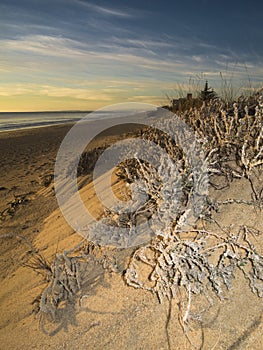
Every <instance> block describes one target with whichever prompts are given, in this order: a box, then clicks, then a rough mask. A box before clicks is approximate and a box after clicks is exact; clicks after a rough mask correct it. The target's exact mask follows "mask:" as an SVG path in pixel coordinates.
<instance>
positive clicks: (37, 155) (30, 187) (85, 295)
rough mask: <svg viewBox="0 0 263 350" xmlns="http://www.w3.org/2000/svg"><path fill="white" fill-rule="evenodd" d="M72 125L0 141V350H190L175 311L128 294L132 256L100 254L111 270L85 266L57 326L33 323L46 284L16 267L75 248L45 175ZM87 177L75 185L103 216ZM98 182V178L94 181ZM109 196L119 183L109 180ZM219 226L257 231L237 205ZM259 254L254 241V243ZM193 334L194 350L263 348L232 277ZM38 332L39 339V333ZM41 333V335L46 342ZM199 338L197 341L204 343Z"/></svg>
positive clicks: (250, 300) (253, 215)
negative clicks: (197, 348) (85, 274)
mask: <svg viewBox="0 0 263 350" xmlns="http://www.w3.org/2000/svg"><path fill="white" fill-rule="evenodd" d="M70 127H71V125H59V126H53V127H45V128H36V129H28V130H20V131H12V132H4V133H1V134H0V173H1V183H0V234H1V244H0V252H1V254H0V256H1V258H0V259H1V261H0V277H1V290H0V303H1V305H0V308H1V312H0V349H5V350H8V349H10V350H11V349H17V350H18V349H20V350H27V349H70V350H75V349H76V350H77V349H112V350H113V349H124V348H126V349H134V350H135V349H146V350H148V349H179V350H181V349H190V348H191V347H190V345H189V343H188V342H187V341H186V338H185V335H184V334H183V331H182V328H181V327H180V324H179V321H178V308H177V305H176V302H175V301H173V302H172V303H171V304H170V303H169V302H168V301H167V302H166V301H165V302H164V303H163V304H160V303H159V301H158V299H157V298H156V296H154V295H152V294H151V293H149V292H146V291H143V290H137V289H134V288H132V287H128V286H127V285H126V284H125V282H124V280H123V272H124V270H125V268H126V265H127V261H128V260H129V256H130V254H131V250H119V251H117V252H116V251H112V252H111V251H110V250H108V248H101V252H100V254H101V255H103V254H105V252H108V254H109V256H112V257H113V258H114V259H115V260H116V270H115V271H104V270H103V268H101V266H98V265H96V264H94V265H91V267H90V271H89V275H90V281H89V283H88V285H87V289H86V290H83V291H82V294H81V296H79V297H80V298H79V300H78V302H77V303H72V305H71V309H67V310H65V311H63V310H62V311H61V313H62V314H63V317H62V318H61V320H60V322H58V323H54V324H47V325H44V327H43V324H42V326H41V320H40V319H39V318H38V317H37V314H36V311H37V310H36V304H37V302H36V301H37V300H39V296H40V295H41V293H42V291H43V290H44V288H45V287H46V285H47V282H46V280H45V279H44V278H43V276H42V275H41V274H40V273H38V274H37V273H36V272H35V271H33V269H31V268H29V267H26V266H24V265H25V264H26V263H27V262H28V259H29V258H30V256H31V255H30V254H31V253H32V251H31V248H30V244H32V245H33V246H34V247H35V249H37V250H38V252H40V253H41V254H42V255H43V256H45V258H46V259H47V261H49V262H52V260H53V259H54V257H55V255H56V253H61V252H63V250H64V249H70V248H72V247H74V245H76V244H77V243H78V242H80V241H81V239H82V237H81V236H80V235H78V234H75V233H74V231H73V230H72V228H71V227H69V226H68V224H67V223H66V221H65V219H64V218H63V216H62V214H61V212H60V210H59V208H58V205H57V202H56V198H55V195H54V190H53V181H52V178H53V171H54V164H55V159H56V154H57V151H58V148H59V146H60V144H61V142H62V140H63V138H64V136H65V135H66V133H67V132H68V131H69V129H70ZM135 130H136V127H135V126H134V129H133V130H132V128H131V127H130V126H129V127H128V128H127V127H126V129H123V128H121V129H120V128H119V129H114V130H109V131H108V132H106V133H104V134H102V135H100V136H99V137H97V138H96V139H95V140H94V141H93V142H92V144H91V145H90V150H92V149H95V148H96V147H100V146H101V147H103V146H105V145H109V144H111V143H113V142H115V141H116V140H118V139H120V137H122V136H121V135H123V134H127V133H128V132H130V133H132V132H135ZM90 176H91V175H90V174H86V176H85V177H83V183H82V189H81V190H80V191H81V195H82V198H83V199H84V201H85V202H86V205H87V206H89V207H91V208H93V209H94V211H96V210H98V211H101V210H102V208H100V207H99V203H98V201H97V199H96V196H95V193H94V188H93V186H92V183H91V182H90V179H91V177H90ZM100 181H103V178H102V179H100ZM113 189H115V190H116V191H117V189H118V183H117V181H114V185H113ZM214 196H215V197H217V198H220V200H225V199H227V198H232V197H235V196H238V198H240V196H241V198H242V199H244V200H245V199H247V198H249V196H250V193H249V191H247V190H246V187H244V184H243V183H242V181H233V183H232V184H231V187H230V188H227V189H225V190H222V191H220V193H219V192H216V193H215V194H214ZM217 219H218V220H220V222H221V223H222V225H229V223H233V224H235V223H240V220H243V221H242V222H243V223H244V224H247V225H251V226H252V225H253V226H254V227H259V228H260V227H262V225H263V222H262V213H261V212H259V211H255V210H254V209H253V207H247V206H245V205H233V206H231V209H230V207H229V206H228V205H225V206H223V207H222V208H220V210H219V212H218V213H217ZM257 244H258V246H260V245H261V247H262V237H261V236H260V237H257ZM199 326H200V327H196V328H194V329H191V330H190V334H189V336H190V337H191V339H192V341H193V343H195V342H196V343H199V339H200V338H202V337H203V347H202V349H207V350H208V349H222V350H223V349H229V350H230V349H231V350H233V349H244V350H245V349H251V350H252V349H253V350H261V349H262V348H263V339H262V330H263V328H262V300H260V299H259V298H257V297H256V296H255V295H254V294H253V293H251V291H250V289H249V287H248V283H247V282H246V281H245V280H244V278H243V277H242V276H241V274H237V277H236V279H235V281H234V284H233V287H232V289H231V290H230V291H229V292H228V294H227V299H226V300H224V301H223V302H221V301H220V300H219V299H218V300H215V301H214V305H213V306H212V307H211V308H210V310H208V312H207V316H206V318H205V319H204V320H203V321H202V323H200V325H199ZM43 328H44V330H45V331H46V333H45V332H44V331H43ZM47 333H48V334H47ZM202 334H203V335H202Z"/></svg>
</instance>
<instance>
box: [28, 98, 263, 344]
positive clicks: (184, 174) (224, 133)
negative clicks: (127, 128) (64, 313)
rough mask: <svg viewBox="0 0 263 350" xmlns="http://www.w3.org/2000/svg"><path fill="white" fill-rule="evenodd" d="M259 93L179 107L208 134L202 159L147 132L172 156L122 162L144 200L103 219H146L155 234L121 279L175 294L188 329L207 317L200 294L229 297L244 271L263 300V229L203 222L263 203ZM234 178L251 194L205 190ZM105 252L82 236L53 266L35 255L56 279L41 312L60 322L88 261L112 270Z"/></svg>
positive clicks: (162, 294) (134, 222) (200, 135)
mask: <svg viewBox="0 0 263 350" xmlns="http://www.w3.org/2000/svg"><path fill="white" fill-rule="evenodd" d="M262 94H263V91H259V92H257V93H255V94H254V95H253V96H251V97H240V98H239V99H238V100H237V101H236V102H234V103H232V104H229V103H228V104H227V103H224V102H223V101H222V100H220V99H219V98H218V99H215V100H212V101H210V102H207V103H206V104H203V105H202V107H200V108H197V109H191V110H188V111H185V112H183V113H181V115H180V118H181V120H182V121H183V122H184V123H186V124H187V125H188V126H189V127H190V128H191V130H193V131H194V133H195V137H196V139H198V140H201V141H200V142H199V145H198V147H200V149H202V152H203V160H204V161H203V162H202V163H200V162H198V161H196V162H195V161H194V162H191V161H189V159H188V157H187V154H185V152H184V145H183V147H180V145H182V143H181V142H182V141H181V140H177V141H180V142H179V144H178V142H176V140H174V139H172V138H171V137H169V136H167V135H165V134H164V133H162V132H160V131H158V130H150V129H149V130H146V131H145V132H144V133H143V135H142V137H143V138H144V139H145V140H150V141H154V142H155V143H157V144H158V145H159V146H161V147H162V149H163V150H164V151H165V153H166V154H167V155H169V157H170V158H169V159H172V160H173V162H171V161H170V160H169V159H168V158H166V157H165V156H163V157H161V158H160V159H159V160H158V161H159V163H158V166H157V167H154V166H152V164H150V163H148V162H146V161H143V160H141V159H140V157H139V156H133V157H132V159H130V160H127V161H126V162H123V163H122V164H120V166H119V168H118V176H119V177H120V178H121V179H124V180H125V181H126V182H127V183H128V184H129V186H130V188H131V191H132V192H133V193H134V195H135V196H137V197H138V198H137V199H138V200H137V202H136V203H137V205H135V206H134V207H133V208H132V210H131V211H130V212H129V213H128V214H127V211H126V212H125V211H123V210H122V209H121V208H113V209H112V211H107V213H105V218H104V219H103V220H104V221H103V222H104V223H107V224H110V225H113V226H114V227H125V228H129V230H130V232H131V233H132V232H133V233H134V232H136V227H137V226H138V224H141V223H144V224H147V225H148V226H147V227H146V226H145V225H144V227H146V228H145V230H148V231H147V232H150V234H151V235H152V237H153V238H152V240H151V241H150V242H149V243H148V244H146V245H143V246H138V247H136V248H135V249H133V253H132V255H131V257H130V261H129V263H128V266H127V267H126V272H125V274H124V279H125V281H126V282H127V284H128V285H130V286H132V287H135V288H142V289H145V290H147V291H150V292H153V293H156V295H157V296H158V298H159V300H160V302H162V301H163V299H164V298H168V299H169V300H170V299H172V298H175V299H176V300H177V301H178V306H179V310H180V312H179V315H180V316H179V318H180V322H181V325H182V327H183V329H184V331H185V334H186V335H187V327H188V326H189V323H190V321H191V320H200V317H201V316H202V313H201V311H200V312H197V311H196V310H195V311H192V309H193V308H192V306H193V304H194V303H195V300H196V298H197V297H198V295H200V294H202V295H205V296H206V297H207V300H208V303H210V304H211V303H212V302H213V298H214V296H218V297H219V298H221V299H223V298H224V296H225V294H226V293H227V289H229V288H230V287H231V282H232V280H233V278H234V277H235V274H236V271H237V270H238V269H239V270H240V271H242V273H243V275H244V277H245V278H246V279H247V281H248V283H249V285H250V287H251V290H252V292H253V293H256V294H257V295H258V296H259V297H263V256H262V255H261V254H260V252H259V251H257V250H256V248H255V246H254V243H253V239H254V238H255V237H256V236H258V235H260V234H261V233H262V232H260V231H259V230H258V229H256V228H254V227H248V226H246V225H240V226H239V227H231V228H229V229H225V228H220V222H219V223H216V224H217V226H218V230H217V231H211V230H209V229H207V228H206V223H208V222H213V221H214V218H213V213H214V212H215V211H216V210H217V209H218V207H219V206H221V205H224V204H231V203H235V204H238V203H241V204H245V205H248V206H253V207H254V210H255V211H261V210H262V207H263V182H262V168H263V127H262V126H263V97H262ZM170 122H171V121H165V122H164V123H170ZM186 133H187V132H186ZM186 136H187V135H186ZM184 137H185V135H184ZM189 144H191V142H190V143H189ZM150 151H151V150H150V148H149V152H150ZM204 164H205V168H204ZM81 166H82V167H83V164H81ZM206 170H207V171H208V177H207V178H206ZM234 179H242V180H244V181H246V183H247V186H250V189H251V199H250V200H243V199H234V198H229V199H228V200H227V201H225V202H217V201H215V200H214V199H213V198H212V197H210V195H209V193H208V192H207V191H206V181H209V184H210V185H211V186H212V188H213V189H215V190H219V191H220V189H222V188H224V187H227V186H230V184H231V182H232V181H233V180H234ZM140 196H141V197H140ZM140 198H143V199H144V202H143V204H141V203H142V201H141V200H140ZM145 198H147V200H146V201H145ZM177 198H180V201H178V199H177ZM135 199H136V198H135ZM95 229H96V230H98V227H96V228H95ZM109 230H110V228H109ZM134 230H135V231H134ZM139 234H141V232H139ZM99 252H100V249H99V247H98V246H96V247H95V246H94V245H92V244H90V243H88V242H86V241H84V242H83V243H81V244H80V245H79V246H78V247H75V248H74V249H72V250H71V251H65V252H63V253H62V254H58V255H57V256H56V259H55V260H54V261H53V263H52V264H51V265H49V264H45V262H43V260H42V258H39V257H38V258H35V261H33V263H31V267H33V268H34V269H42V271H43V270H45V269H46V272H47V278H48V281H49V283H48V286H47V288H46V289H45V290H44V292H43V294H42V296H41V299H40V303H39V313H40V314H41V315H42V318H43V317H44V318H45V317H48V318H50V319H52V320H55V319H56V315H57V314H58V313H59V310H60V308H61V305H62V304H63V303H65V301H67V300H70V299H74V298H75V297H76V296H78V297H80V298H81V289H82V286H83V285H84V284H85V283H86V281H87V280H89V279H90V278H92V275H89V274H91V270H90V269H89V268H88V266H89V265H90V264H91V263H92V264H94V263H96V264H99V265H101V266H102V267H103V268H108V269H110V270H111V271H114V259H112V255H111V257H109V256H107V250H106V253H105V254H104V255H103V256H100V253H99ZM36 259H37V260H36ZM189 341H190V340H189Z"/></svg>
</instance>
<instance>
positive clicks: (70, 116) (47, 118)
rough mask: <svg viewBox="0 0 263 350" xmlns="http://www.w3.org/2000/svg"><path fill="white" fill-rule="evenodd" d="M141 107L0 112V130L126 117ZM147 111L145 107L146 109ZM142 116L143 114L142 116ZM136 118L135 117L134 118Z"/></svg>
mask: <svg viewBox="0 0 263 350" xmlns="http://www.w3.org/2000/svg"><path fill="white" fill-rule="evenodd" d="M141 111H142V110H141V109H138V110H137V109H136V106H135V107H132V108H131V109H130V110H128V109H123V110H121V109H116V110H115V109H109V110H99V111H96V112H93V111H64V112H0V132H4V131H11V130H18V129H29V128H38V127H44V126H52V125H58V124H67V123H75V122H77V121H78V120H80V119H82V118H84V117H85V120H86V121H88V122H89V121H90V122H92V121H97V120H102V119H111V118H114V119H115V118H127V119H126V120H127V122H129V120H128V119H129V116H131V115H136V112H141ZM145 111H147V108H146V110H145ZM150 115H151V114H149V117H150ZM142 118H143V116H142ZM136 120H137V119H136Z"/></svg>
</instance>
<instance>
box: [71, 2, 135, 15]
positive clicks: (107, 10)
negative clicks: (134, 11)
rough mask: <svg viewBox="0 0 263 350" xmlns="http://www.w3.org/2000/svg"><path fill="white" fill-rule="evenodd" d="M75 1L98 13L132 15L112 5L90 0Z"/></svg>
mask: <svg viewBox="0 0 263 350" xmlns="http://www.w3.org/2000/svg"><path fill="white" fill-rule="evenodd" d="M74 2H75V3H78V4H80V5H82V6H84V7H87V8H89V9H90V10H92V11H94V12H96V13H98V14H101V15H106V16H115V17H124V18H129V17H132V15H131V13H130V12H128V11H124V10H119V9H118V10H117V9H114V8H111V7H105V6H99V5H95V4H91V3H90V2H88V1H82V0H75V1H74Z"/></svg>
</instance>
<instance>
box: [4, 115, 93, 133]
mask: <svg viewBox="0 0 263 350" xmlns="http://www.w3.org/2000/svg"><path fill="white" fill-rule="evenodd" d="M89 113H90V112H22V113H19V112H16V113H13V112H10V113H0V132H1V131H8V130H18V129H26V128H33V127H41V126H49V125H55V124H65V123H70V122H76V121H78V120H79V119H81V118H83V117H85V116H86V115H87V114H89Z"/></svg>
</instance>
